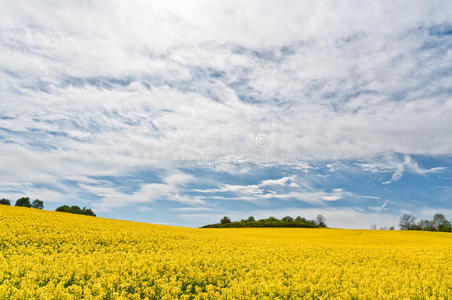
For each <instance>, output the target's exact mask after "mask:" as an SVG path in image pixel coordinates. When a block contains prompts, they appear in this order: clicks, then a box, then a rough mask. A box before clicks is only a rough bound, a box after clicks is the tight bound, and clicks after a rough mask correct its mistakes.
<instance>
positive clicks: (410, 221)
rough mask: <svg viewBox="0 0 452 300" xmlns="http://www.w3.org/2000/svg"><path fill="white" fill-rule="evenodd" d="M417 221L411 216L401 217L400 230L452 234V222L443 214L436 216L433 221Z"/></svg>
mask: <svg viewBox="0 0 452 300" xmlns="http://www.w3.org/2000/svg"><path fill="white" fill-rule="evenodd" d="M416 219H417V218H416V217H415V216H413V215H411V214H404V215H403V216H401V217H400V222H399V226H400V229H401V230H425V231H442V232H452V225H451V221H449V220H447V218H446V217H445V216H444V215H443V214H435V215H434V216H433V218H432V219H431V220H427V219H423V220H420V221H419V222H416Z"/></svg>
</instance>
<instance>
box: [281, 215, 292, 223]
mask: <svg viewBox="0 0 452 300" xmlns="http://www.w3.org/2000/svg"><path fill="white" fill-rule="evenodd" d="M281 220H282V221H285V222H293V221H294V220H293V218H292V217H290V216H285V217H284V218H282V219H281Z"/></svg>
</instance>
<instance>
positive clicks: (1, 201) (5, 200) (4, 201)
mask: <svg viewBox="0 0 452 300" xmlns="http://www.w3.org/2000/svg"><path fill="white" fill-rule="evenodd" d="M0 204H3V205H11V201H9V199H5V198H3V199H0Z"/></svg>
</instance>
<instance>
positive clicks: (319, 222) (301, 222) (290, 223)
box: [202, 215, 326, 228]
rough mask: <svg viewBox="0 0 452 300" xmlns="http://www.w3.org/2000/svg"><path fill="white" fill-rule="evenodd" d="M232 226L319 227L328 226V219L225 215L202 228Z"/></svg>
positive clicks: (319, 217)
mask: <svg viewBox="0 0 452 300" xmlns="http://www.w3.org/2000/svg"><path fill="white" fill-rule="evenodd" d="M231 227H301V228H319V227H326V219H325V217H324V216H322V215H318V216H317V218H316V220H308V219H305V218H302V217H300V216H298V217H296V218H295V219H294V218H292V217H289V216H287V217H284V218H282V219H281V220H279V219H277V218H274V217H270V218H267V219H260V220H256V219H255V218H254V217H249V218H248V219H242V220H240V221H235V222H233V221H231V219H230V218H229V217H223V218H222V219H221V220H220V223H217V224H210V225H205V226H203V227H202V228H231Z"/></svg>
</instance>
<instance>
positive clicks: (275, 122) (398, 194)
mask: <svg viewBox="0 0 452 300" xmlns="http://www.w3.org/2000/svg"><path fill="white" fill-rule="evenodd" d="M451 15H452V4H451V2H450V1H436V0H431V1H393V0H390V1H389V0H388V1H374V2H373V3H366V4H365V5H364V4H362V3H361V2H360V1H352V0H350V1H334V2H333V1H287V2H284V5H283V4H281V2H280V1H265V2H258V1H228V2H218V1H216V2H211V1H193V2H190V3H187V2H186V1H185V2H184V1H172V2H171V3H168V1H128V2H127V5H126V4H124V3H123V2H121V1H83V2H80V1H67V2H66V1H65V2H64V4H63V3H60V2H52V1H27V2H19V1H10V2H9V3H7V2H4V3H1V4H0V161H1V165H0V166H1V172H0V197H6V198H10V199H17V198H19V197H22V196H30V197H31V198H39V199H42V200H44V202H45V207H46V208H47V209H54V208H56V207H57V206H59V205H62V204H73V205H79V206H87V207H91V208H93V209H94V210H95V211H96V213H97V214H98V216H101V217H109V218H120V219H128V220H137V221H144V222H151V223H160V224H171V225H182V226H200V225H204V224H206V223H212V222H216V221H217V220H219V218H220V217H221V216H223V215H228V216H230V217H232V219H241V218H245V217H248V216H250V215H253V216H255V217H257V218H260V217H269V216H275V217H283V216H286V215H291V216H297V215H301V216H305V217H308V218H314V217H315V216H316V215H317V214H319V213H321V214H323V215H324V216H326V218H327V222H328V224H329V225H330V226H333V227H343V228H369V226H370V225H371V224H376V225H377V226H378V227H380V226H391V225H397V223H398V218H399V217H400V215H401V214H403V213H413V214H415V215H417V216H418V217H430V216H431V215H432V214H433V213H436V212H443V213H444V214H446V215H447V216H449V218H450V217H452V205H451V203H452V169H451V168H452V130H451V129H452V22H451V20H450V16H451Z"/></svg>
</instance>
